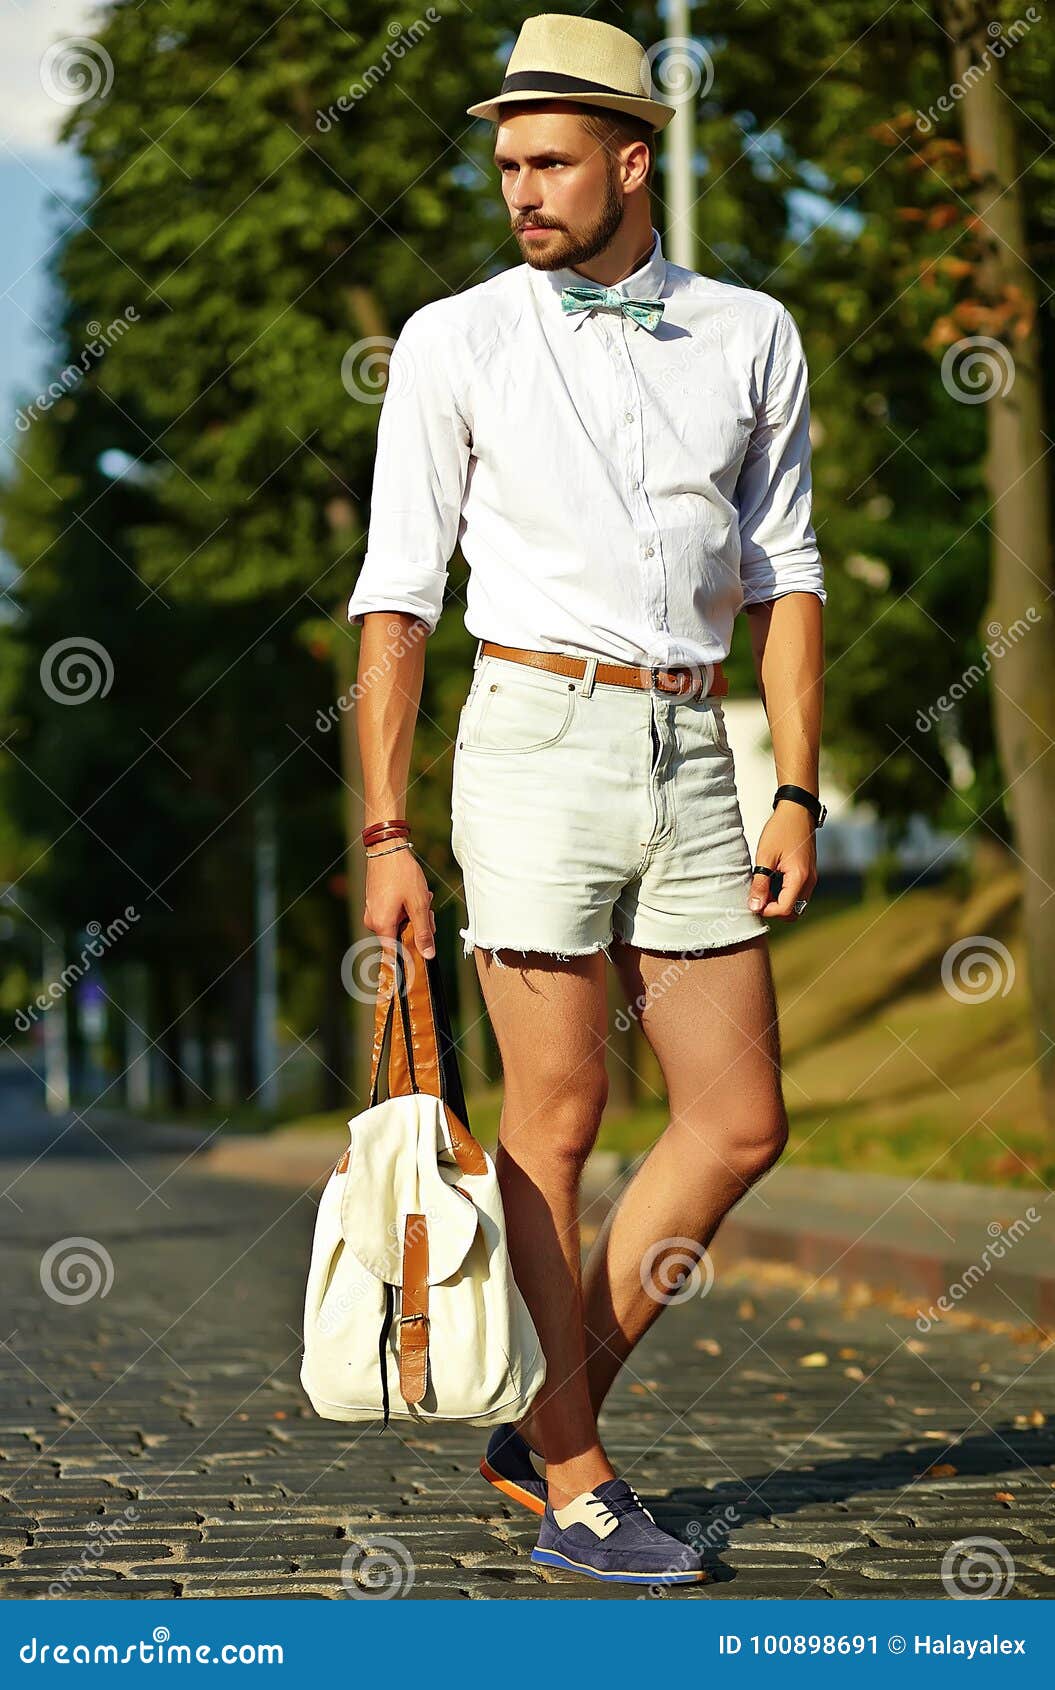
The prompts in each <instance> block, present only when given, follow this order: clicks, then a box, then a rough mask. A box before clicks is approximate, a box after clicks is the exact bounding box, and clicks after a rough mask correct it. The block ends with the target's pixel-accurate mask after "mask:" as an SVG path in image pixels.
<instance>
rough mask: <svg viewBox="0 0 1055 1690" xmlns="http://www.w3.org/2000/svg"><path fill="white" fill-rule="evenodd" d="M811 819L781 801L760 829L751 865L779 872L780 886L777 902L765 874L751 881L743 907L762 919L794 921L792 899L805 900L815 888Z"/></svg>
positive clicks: (797, 807)
mask: <svg viewBox="0 0 1055 1690" xmlns="http://www.w3.org/2000/svg"><path fill="white" fill-rule="evenodd" d="M814 834H815V828H814V823H813V817H812V816H811V815H810V813H809V811H808V810H807V809H805V808H804V807H803V805H801V804H794V803H792V802H791V800H790V799H787V798H782V799H781V800H780V803H779V804H778V805H777V807H776V809H775V810H774V811H773V814H772V817H771V818H770V820H769V821H768V822H767V823H766V825H765V827H764V828H763V829H762V836H761V838H760V839H759V841H758V850H757V851H756V852H755V856H754V859H753V860H754V862H756V863H763V864H764V865H765V867H766V868H777V869H780V870H781V872H782V874H783V876H784V884H783V886H782V887H781V889H780V896H779V898H773V897H772V896H771V891H772V887H771V884H770V879H769V876H768V874H756V875H755V876H754V877H753V878H752V881H751V892H750V896H749V898H748V903H747V907H748V909H750V910H754V911H755V912H756V913H757V914H758V915H761V916H763V917H764V918H767V919H768V918H772V919H774V920H776V921H797V920H798V916H797V915H796V914H795V908H794V905H795V900H796V898H809V897H811V896H812V893H813V889H814V887H815V886H816V884H817V844H816V839H815V837H814Z"/></svg>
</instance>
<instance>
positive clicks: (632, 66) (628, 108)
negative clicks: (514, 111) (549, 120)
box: [465, 12, 677, 130]
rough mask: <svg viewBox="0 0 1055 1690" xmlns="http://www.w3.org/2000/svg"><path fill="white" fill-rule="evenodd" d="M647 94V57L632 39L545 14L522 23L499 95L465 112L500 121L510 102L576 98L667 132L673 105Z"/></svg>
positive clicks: (589, 21)
mask: <svg viewBox="0 0 1055 1690" xmlns="http://www.w3.org/2000/svg"><path fill="white" fill-rule="evenodd" d="M651 91H652V67H651V65H650V63H649V59H648V55H647V54H646V53H645V52H644V51H643V50H642V48H641V47H640V45H639V44H638V42H636V41H635V40H634V38H633V36H632V35H627V33H626V31H625V30H622V29H616V28H614V26H613V25H612V24H607V23H598V22H597V20H596V19H595V18H574V17H567V16H566V15H565V14H564V13H562V12H543V13H541V14H540V16H538V17H534V18H526V19H525V20H524V23H523V25H522V27H521V30H520V34H519V35H518V36H517V40H516V46H515V47H514V48H513V51H512V53H511V54H510V56H509V63H508V65H507V66H506V74H505V77H504V79H503V82H502V86H501V88H500V89H499V91H498V93H497V94H496V95H495V96H494V97H493V98H492V99H490V100H481V101H479V102H478V103H477V104H476V105H475V106H467V107H466V108H465V109H466V111H467V112H468V115H469V116H470V117H485V118H488V119H489V120H490V121H491V122H492V123H498V122H500V121H501V117H502V107H503V106H505V105H509V104H511V102H512V101H514V100H574V101H575V103H576V105H584V106H603V107H606V108H607V109H608V110H610V111H621V112H627V113H628V114H629V116H631V117H642V118H644V119H645V121H646V123H651V125H652V127H653V128H654V129H656V130H659V129H665V128H666V126H667V124H668V123H669V122H670V120H671V118H672V117H673V116H674V113H675V111H676V110H677V107H676V106H667V105H664V104H663V102H662V101H661V100H653V99H652V98H651Z"/></svg>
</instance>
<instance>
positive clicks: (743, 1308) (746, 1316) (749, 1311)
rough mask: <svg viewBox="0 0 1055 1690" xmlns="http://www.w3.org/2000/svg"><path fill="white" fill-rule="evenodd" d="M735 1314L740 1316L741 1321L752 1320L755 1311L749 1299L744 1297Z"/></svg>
mask: <svg viewBox="0 0 1055 1690" xmlns="http://www.w3.org/2000/svg"><path fill="white" fill-rule="evenodd" d="M736 1312H737V1314H738V1315H739V1316H740V1319H741V1320H754V1318H755V1314H756V1312H757V1311H756V1309H755V1305H754V1303H753V1302H752V1301H751V1299H750V1297H744V1298H743V1299H742V1300H741V1303H740V1307H739V1308H738V1309H737V1311H736Z"/></svg>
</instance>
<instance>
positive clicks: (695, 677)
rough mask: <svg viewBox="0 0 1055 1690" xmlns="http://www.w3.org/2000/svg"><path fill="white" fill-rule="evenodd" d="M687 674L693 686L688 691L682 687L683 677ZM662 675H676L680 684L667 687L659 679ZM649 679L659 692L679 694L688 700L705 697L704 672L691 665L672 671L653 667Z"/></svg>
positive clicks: (676, 667) (675, 667) (675, 668)
mask: <svg viewBox="0 0 1055 1690" xmlns="http://www.w3.org/2000/svg"><path fill="white" fill-rule="evenodd" d="M686 673H688V674H689V675H690V676H691V679H692V685H691V686H690V687H689V689H688V690H687V691H686V689H685V688H684V687H683V686H682V685H681V677H682V675H684V674H686ZM660 675H676V676H677V677H678V684H677V685H676V686H672V687H671V686H666V685H665V684H664V682H663V681H661V680H660V679H659V676H660ZM649 678H650V680H651V682H652V685H653V687H654V688H656V689H657V690H658V691H659V692H673V693H677V694H678V696H679V698H688V699H694V698H702V696H703V671H702V669H695V670H694V669H693V667H692V666H691V665H683V666H682V667H680V668H679V667H678V666H677V665H675V666H674V668H672V669H660V668H658V667H653V668H651V669H650V670H649Z"/></svg>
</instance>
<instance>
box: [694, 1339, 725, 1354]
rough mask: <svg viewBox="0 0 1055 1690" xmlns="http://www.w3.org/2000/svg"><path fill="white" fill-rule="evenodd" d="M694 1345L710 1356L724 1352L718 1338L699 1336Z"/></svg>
mask: <svg viewBox="0 0 1055 1690" xmlns="http://www.w3.org/2000/svg"><path fill="white" fill-rule="evenodd" d="M694 1347H695V1348H696V1349H697V1350H702V1351H703V1353H704V1355H708V1356H720V1355H721V1353H722V1346H721V1344H719V1342H718V1340H717V1338H697V1339H696V1343H695V1346H694Z"/></svg>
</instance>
